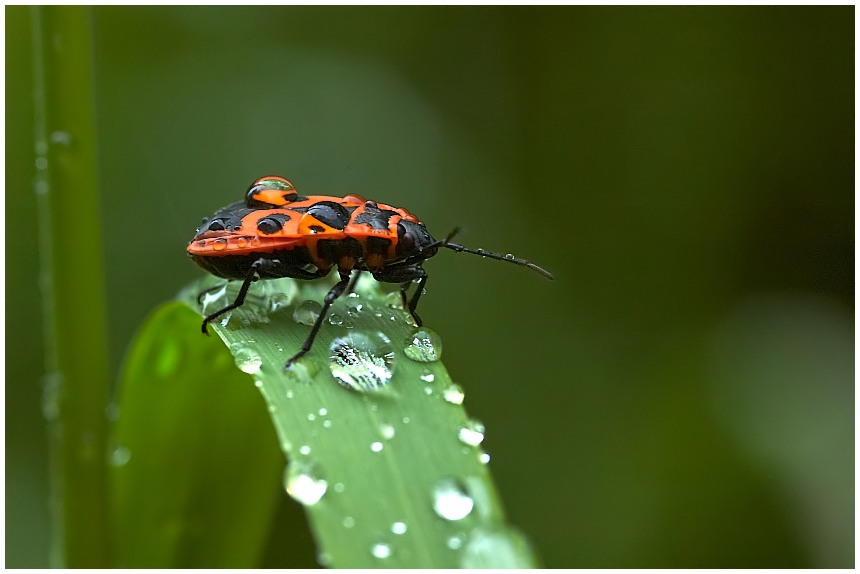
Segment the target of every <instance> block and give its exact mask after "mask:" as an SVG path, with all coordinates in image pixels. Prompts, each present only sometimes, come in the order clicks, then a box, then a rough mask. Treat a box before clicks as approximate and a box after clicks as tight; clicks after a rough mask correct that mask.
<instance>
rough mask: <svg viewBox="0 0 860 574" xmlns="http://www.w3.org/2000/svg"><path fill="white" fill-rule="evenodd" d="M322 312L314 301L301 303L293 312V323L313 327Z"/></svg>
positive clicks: (320, 307)
mask: <svg viewBox="0 0 860 574" xmlns="http://www.w3.org/2000/svg"><path fill="white" fill-rule="evenodd" d="M321 312H322V305H320V304H319V303H317V302H316V301H312V300H310V299H309V300H307V301H302V302H301V303H299V305H297V306H296V309H295V310H294V311H293V321H295V322H296V323H301V324H302V325H308V326H311V325H313V324H314V323H315V322H316V320H317V317H319V316H320V313H321Z"/></svg>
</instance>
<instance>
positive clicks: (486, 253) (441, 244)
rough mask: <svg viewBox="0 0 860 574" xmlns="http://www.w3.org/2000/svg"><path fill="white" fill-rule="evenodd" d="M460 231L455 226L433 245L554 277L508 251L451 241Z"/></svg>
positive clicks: (549, 277)
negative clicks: (503, 252)
mask: <svg viewBox="0 0 860 574" xmlns="http://www.w3.org/2000/svg"><path fill="white" fill-rule="evenodd" d="M459 232H460V228H459V227H455V228H454V229H453V231H451V233H449V234H448V236H447V237H446V238H445V239H442V240H440V241H437V242H436V243H434V244H433V246H434V247H446V248H448V249H450V250H452V251H456V252H458V253H471V254H472V255H480V256H481V257H489V258H490V259H495V260H497V261H507V262H508V263H513V264H515V265H522V266H523V267H528V268H529V269H531V270H533V271H536V272H537V273H540V274H541V275H543V276H544V277H546V278H547V279H555V277H553V276H552V273H550V272H549V271H547V270H546V269H544V268H543V267H541V266H539V265H535V264H534V263H531V262H529V261H526V260H525V259H520V258H519V257H514V256H513V255H511V254H510V253H508V254H507V255H502V254H501V253H493V252H492V251H486V250H485V249H471V248H469V247H466V246H464V245H460V244H459V243H451V238H452V237H454V236H455V235H457V233H459Z"/></svg>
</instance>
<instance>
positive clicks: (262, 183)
mask: <svg viewBox="0 0 860 574" xmlns="http://www.w3.org/2000/svg"><path fill="white" fill-rule="evenodd" d="M297 197H298V192H296V188H295V187H294V186H293V184H292V183H290V182H289V181H288V180H286V179H284V178H283V177H277V176H266V177H261V178H260V179H258V180H257V181H255V182H254V183H252V184H251V187H249V188H248V191H247V192H246V193H245V205H247V206H248V207H253V208H257V209H271V208H272V207H279V206H282V205H286V204H288V203H290V202H292V201H295V200H296V198H297Z"/></svg>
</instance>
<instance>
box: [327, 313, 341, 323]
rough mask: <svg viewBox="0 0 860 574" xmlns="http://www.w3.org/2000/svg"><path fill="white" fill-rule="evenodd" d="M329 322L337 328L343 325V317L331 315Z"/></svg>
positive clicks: (336, 314) (335, 314) (337, 314)
mask: <svg viewBox="0 0 860 574" xmlns="http://www.w3.org/2000/svg"><path fill="white" fill-rule="evenodd" d="M328 322H329V323H331V324H332V325H335V326H340V325H343V317H342V316H341V315H340V314H339V313H329V316H328Z"/></svg>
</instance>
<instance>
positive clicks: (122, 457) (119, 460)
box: [110, 446, 131, 466]
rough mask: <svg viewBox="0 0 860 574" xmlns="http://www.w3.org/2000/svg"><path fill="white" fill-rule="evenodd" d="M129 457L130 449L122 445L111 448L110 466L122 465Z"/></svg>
mask: <svg viewBox="0 0 860 574" xmlns="http://www.w3.org/2000/svg"><path fill="white" fill-rule="evenodd" d="M130 459H131V451H130V450H128V449H127V448H126V447H124V446H119V447H117V448H115V449H114V450H113V452H112V453H111V455H110V463H111V465H112V466H123V465H125V464H127V463H128V461H129V460H130Z"/></svg>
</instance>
